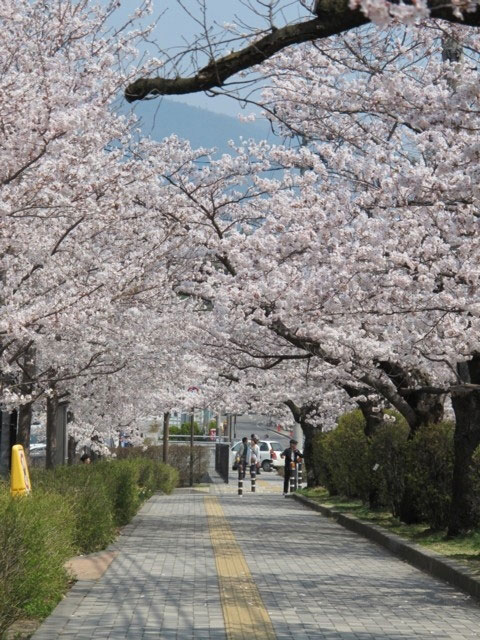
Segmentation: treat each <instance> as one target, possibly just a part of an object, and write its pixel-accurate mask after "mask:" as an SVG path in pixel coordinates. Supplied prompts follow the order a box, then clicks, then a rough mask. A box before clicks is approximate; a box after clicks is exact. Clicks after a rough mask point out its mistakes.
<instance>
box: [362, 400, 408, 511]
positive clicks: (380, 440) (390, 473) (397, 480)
mask: <svg viewBox="0 0 480 640" xmlns="http://www.w3.org/2000/svg"><path fill="white" fill-rule="evenodd" d="M389 413H390V415H393V416H394V417H395V422H384V423H383V424H382V425H380V426H379V427H378V428H377V429H376V431H375V433H374V434H373V436H372V437H371V439H370V465H369V466H370V470H371V471H370V473H371V481H370V484H371V487H372V489H375V490H376V491H377V498H378V504H379V505H383V506H385V507H388V508H389V509H390V511H391V513H392V515H394V516H398V515H399V514H400V506H401V502H402V498H403V494H404V491H405V466H406V457H407V442H408V434H409V431H410V429H409V427H408V424H407V422H406V421H405V419H404V418H403V417H402V416H401V415H400V414H398V413H395V412H389ZM377 465H378V467H377Z"/></svg>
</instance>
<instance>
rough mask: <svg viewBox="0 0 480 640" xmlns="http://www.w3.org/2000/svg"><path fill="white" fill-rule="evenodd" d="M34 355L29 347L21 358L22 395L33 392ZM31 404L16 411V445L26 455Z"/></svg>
mask: <svg viewBox="0 0 480 640" xmlns="http://www.w3.org/2000/svg"><path fill="white" fill-rule="evenodd" d="M36 367H37V363H36V353H35V348H34V347H33V346H32V345H29V346H28V347H27V349H26V351H25V353H24V354H23V356H22V363H21V368H22V382H21V385H20V391H21V393H23V394H24V395H26V396H27V395H30V394H31V393H32V392H33V381H34V378H35V374H36ZM32 413H33V403H32V402H28V403H27V404H24V405H21V406H20V407H19V409H18V431H17V443H18V444H21V445H22V446H23V448H24V450H25V452H26V453H27V454H28V452H29V451H30V432H31V428H32Z"/></svg>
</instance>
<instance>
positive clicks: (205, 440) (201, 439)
mask: <svg viewBox="0 0 480 640" xmlns="http://www.w3.org/2000/svg"><path fill="white" fill-rule="evenodd" d="M168 441H169V442H171V443H175V442H177V443H178V442H180V443H183V442H185V443H190V435H184V434H182V435H170V436H169V438H168ZM193 442H194V443H195V444H210V445H214V444H216V443H227V444H228V443H229V442H230V440H229V439H228V437H227V436H193Z"/></svg>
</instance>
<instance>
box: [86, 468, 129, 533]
mask: <svg viewBox="0 0 480 640" xmlns="http://www.w3.org/2000/svg"><path fill="white" fill-rule="evenodd" d="M93 466H94V467H95V471H96V472H97V473H99V474H100V475H101V476H102V478H103V480H104V482H105V484H106V486H107V488H108V494H109V496H110V499H111V504H112V506H113V516H114V522H115V524H116V525H117V526H118V527H122V526H124V525H126V524H128V523H129V522H130V520H131V519H132V518H133V516H134V515H135V513H136V512H137V509H138V507H139V506H140V491H139V485H138V475H139V473H138V465H136V464H135V462H134V461H131V460H118V461H106V460H104V461H102V462H97V463H95V465H93Z"/></svg>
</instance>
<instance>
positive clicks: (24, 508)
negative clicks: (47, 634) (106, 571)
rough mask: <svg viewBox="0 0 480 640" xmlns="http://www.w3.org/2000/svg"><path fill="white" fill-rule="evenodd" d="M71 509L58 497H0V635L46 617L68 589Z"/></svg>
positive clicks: (4, 494) (40, 493)
mask: <svg viewBox="0 0 480 640" xmlns="http://www.w3.org/2000/svg"><path fill="white" fill-rule="evenodd" d="M74 528H75V518H74V514H73V510H72V507H71V505H70V504H69V503H68V502H67V501H66V500H65V499H64V498H63V496H60V495H58V494H55V493H47V492H44V491H42V490H41V489H37V491H36V492H35V494H34V495H32V496H25V497H21V498H19V497H16V498H11V497H10V496H9V494H8V492H6V491H4V490H3V491H1V493H0V632H3V631H5V630H6V629H7V628H8V626H9V625H10V624H11V623H12V622H14V621H15V620H16V619H18V618H19V617H21V616H22V615H27V616H31V617H39V618H42V617H45V616H47V615H48V614H49V613H50V612H51V611H52V609H53V608H54V607H55V605H56V604H57V603H58V601H59V600H60V599H61V597H62V594H63V592H64V591H65V589H66V588H67V584H68V581H69V578H68V575H67V573H66V571H65V569H64V567H63V565H64V562H65V560H67V558H69V557H71V556H72V555H73V553H74V545H73V531H74Z"/></svg>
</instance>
